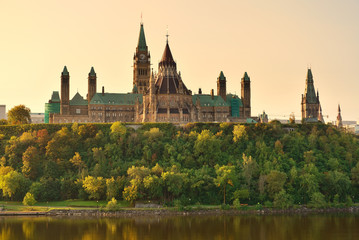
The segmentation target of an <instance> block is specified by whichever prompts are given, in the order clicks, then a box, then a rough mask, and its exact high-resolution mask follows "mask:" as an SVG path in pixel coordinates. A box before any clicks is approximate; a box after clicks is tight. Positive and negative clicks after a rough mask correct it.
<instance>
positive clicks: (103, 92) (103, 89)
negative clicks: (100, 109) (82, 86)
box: [102, 86, 105, 96]
mask: <svg viewBox="0 0 359 240" xmlns="http://www.w3.org/2000/svg"><path fill="white" fill-rule="evenodd" d="M102 96H105V87H104V86H102Z"/></svg>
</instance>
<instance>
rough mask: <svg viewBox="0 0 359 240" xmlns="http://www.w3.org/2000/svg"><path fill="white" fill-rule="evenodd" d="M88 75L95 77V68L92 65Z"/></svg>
mask: <svg viewBox="0 0 359 240" xmlns="http://www.w3.org/2000/svg"><path fill="white" fill-rule="evenodd" d="M89 76H95V77H96V72H95V69H94V68H93V67H91V71H90V73H89Z"/></svg>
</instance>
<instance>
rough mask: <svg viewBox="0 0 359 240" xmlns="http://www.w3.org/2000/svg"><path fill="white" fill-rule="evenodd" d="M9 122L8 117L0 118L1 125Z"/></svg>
mask: <svg viewBox="0 0 359 240" xmlns="http://www.w3.org/2000/svg"><path fill="white" fill-rule="evenodd" d="M8 124H9V122H8V121H7V120H6V119H0V125H8Z"/></svg>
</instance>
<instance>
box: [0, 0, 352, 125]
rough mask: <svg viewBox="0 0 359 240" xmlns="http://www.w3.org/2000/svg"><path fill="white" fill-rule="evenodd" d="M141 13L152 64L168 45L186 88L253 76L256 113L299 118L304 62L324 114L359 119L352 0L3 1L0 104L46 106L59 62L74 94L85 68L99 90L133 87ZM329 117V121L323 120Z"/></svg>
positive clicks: (232, 86) (233, 86)
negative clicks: (339, 113)
mask: <svg viewBox="0 0 359 240" xmlns="http://www.w3.org/2000/svg"><path fill="white" fill-rule="evenodd" d="M141 13H142V15H143V23H144V29H145V35H146V41H147V45H148V48H149V50H150V52H151V60H152V63H153V68H154V70H155V71H157V68H158V62H159V60H160V58H161V56H162V53H163V50H164V48H165V43H166V37H165V35H166V29H167V26H168V31H169V35H170V37H169V44H170V47H171V50H172V54H173V56H174V58H175V60H176V61H177V69H178V70H179V71H181V75H182V79H183V81H184V83H185V84H186V86H187V87H188V88H189V89H191V90H192V91H193V92H194V93H197V92H198V88H200V87H201V88H202V91H203V92H204V93H209V92H210V90H211V89H212V88H213V89H215V91H216V79H217V77H218V75H219V73H220V71H223V72H224V75H225V76H226V78H227V91H228V92H231V93H237V94H239V95H240V90H241V89H240V80H241V78H242V76H243V74H244V72H245V71H247V72H248V74H249V76H250V77H251V90H252V91H251V95H252V99H251V100H252V115H254V116H257V115H258V114H259V113H260V112H262V111H263V110H265V111H266V112H267V113H268V114H269V116H270V117H272V118H274V117H278V118H288V117H289V114H290V113H291V112H294V113H295V115H296V117H297V119H299V118H300V114H301V113H300V101H301V94H302V93H303V92H304V88H305V78H306V72H307V67H311V68H312V72H313V76H314V86H315V88H316V89H319V94H320V101H321V104H322V108H323V114H324V115H328V116H329V119H330V120H334V119H335V118H336V115H337V106H338V103H340V104H341V109H342V116H343V120H359V104H357V103H358V94H357V92H358V89H359V81H358V80H359V79H358V78H359V74H358V71H359V1H358V0H270V1H269V0H222V1H219V0H181V1H171V0H167V1H163V0H152V1H149V0H137V1H128V0H127V1H120V0H103V1H100V0H34V1H28V0H23V1H20V0H11V1H7V0H0V32H1V40H0V71H1V80H0V81H1V85H0V86H1V87H0V105H1V104H6V106H7V110H9V109H10V108H11V107H13V106H15V105H18V104H25V105H26V106H27V107H29V108H30V109H31V111H32V112H44V104H45V102H47V101H48V100H49V99H50V97H51V93H52V91H59V90H60V75H61V71H62V69H63V67H64V65H66V66H67V68H68V70H69V72H70V98H72V97H73V95H74V94H75V93H76V92H77V91H78V92H79V93H80V94H81V95H82V96H84V97H85V96H86V94H87V77H88V73H89V71H90V69H91V66H93V67H94V68H95V71H96V73H97V76H98V78H97V91H98V92H100V91H101V87H102V86H105V91H106V92H114V93H125V92H129V91H131V90H132V79H133V75H132V74H133V69H132V67H131V66H132V61H133V54H134V52H135V49H136V45H137V41H138V35H139V30H140V22H141ZM325 120H328V119H327V118H325Z"/></svg>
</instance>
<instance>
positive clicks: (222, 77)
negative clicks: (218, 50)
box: [219, 71, 226, 80]
mask: <svg viewBox="0 0 359 240" xmlns="http://www.w3.org/2000/svg"><path fill="white" fill-rule="evenodd" d="M219 80H226V77H225V76H224V74H223V71H221V73H220V74H219Z"/></svg>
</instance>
